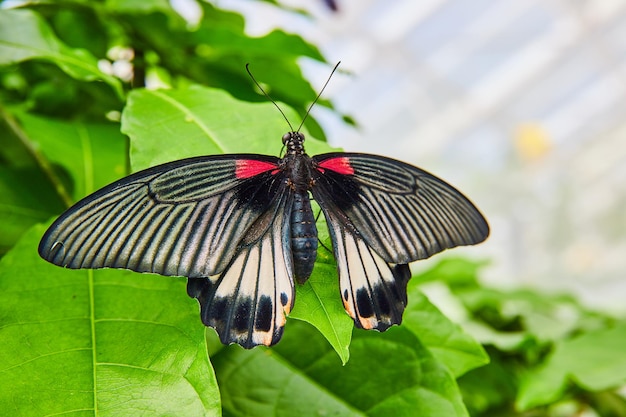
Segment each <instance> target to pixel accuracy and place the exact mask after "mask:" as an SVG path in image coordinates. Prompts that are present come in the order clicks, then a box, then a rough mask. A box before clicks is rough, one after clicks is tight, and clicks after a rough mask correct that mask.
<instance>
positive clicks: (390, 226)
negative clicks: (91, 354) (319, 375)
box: [39, 93, 489, 348]
mask: <svg viewBox="0 0 626 417" xmlns="http://www.w3.org/2000/svg"><path fill="white" fill-rule="evenodd" d="M320 94H321V93H320ZM279 110H280V109H279ZM299 129H300V128H298V130H295V131H294V130H293V129H292V130H291V131H290V132H288V133H286V134H285V135H283V137H282V142H283V145H284V147H285V154H284V156H283V157H282V158H279V157H275V156H269V155H258V154H229V155H213V156H200V157H193V158H188V159H183V160H178V161H173V162H169V163H165V164H162V165H158V166H154V167H152V168H148V169H146V170H143V171H139V172H136V173H133V174H131V175H129V176H127V177H125V178H122V179H120V180H118V181H116V182H114V183H112V184H110V185H108V186H105V187H104V188H102V189H100V190H99V191H96V192H95V193H93V194H91V195H89V196H87V197H85V198H83V199H82V200H80V201H79V202H77V203H76V204H75V205H74V206H72V207H71V208H69V209H68V210H67V211H66V212H64V213H63V214H61V215H60V216H59V217H58V218H57V219H56V221H54V222H53V224H52V225H51V226H50V227H49V228H48V230H47V231H46V232H45V234H44V236H43V237H42V239H41V242H40V244H39V255H40V256H41V257H42V258H43V259H45V260H47V261H49V262H51V263H53V264H56V265H59V266H63V267H67V268H73V269H77V268H93V269H96V268H124V269H130V270H133V271H137V272H152V273H157V274H161V275H168V276H184V277H187V278H188V283H187V292H188V294H189V296H191V297H193V298H196V299H197V300H198V302H199V304H200V316H201V319H202V322H203V323H204V324H205V325H206V326H209V327H212V328H214V329H215V330H216V331H217V333H218V335H219V337H220V340H221V342H222V343H224V344H230V343H237V344H239V345H241V346H243V347H245V348H252V347H254V346H257V345H267V346H270V345H273V344H275V343H277V342H278V341H279V340H280V339H281V336H282V334H283V330H284V326H285V323H286V316H287V315H289V313H290V311H291V309H292V307H293V305H294V300H295V283H296V282H297V283H298V284H304V283H305V282H306V281H307V280H308V279H309V277H310V276H311V273H312V271H313V267H314V264H315V259H316V255H317V249H318V237H317V227H316V218H315V216H314V214H313V210H312V208H311V201H310V196H311V195H312V197H313V198H314V199H315V201H316V202H317V203H318V204H319V207H320V208H321V211H322V213H323V214H324V217H325V219H326V223H327V225H328V229H329V232H330V233H329V234H330V240H331V242H332V247H333V252H334V256H335V259H336V262H337V271H338V275H339V286H340V297H341V299H342V301H343V305H344V307H345V310H346V312H347V313H348V314H349V315H350V317H352V319H353V320H354V323H355V325H356V326H357V327H360V328H363V329H376V330H379V331H384V330H386V329H388V328H389V327H390V326H392V325H394V324H400V323H401V321H402V314H403V312H404V309H405V307H406V305H407V289H406V288H407V283H408V280H409V278H410V277H411V272H410V269H409V266H408V264H409V263H410V262H413V261H417V260H420V259H425V258H428V257H430V256H431V255H434V254H436V253H438V252H441V251H443V250H444V249H448V248H453V247H456V246H460V245H473V244H477V243H480V242H482V241H484V240H485V239H486V238H487V236H488V234H489V227H488V225H487V221H486V220H485V218H484V217H483V215H482V214H481V213H480V212H479V211H478V209H477V208H476V207H475V206H474V205H473V204H472V203H471V202H470V201H469V200H468V199H467V198H466V197H465V196H463V195H462V194H461V193H460V192H459V191H457V190H456V189H455V188H453V187H452V186H450V185H449V184H447V183H446V182H444V181H442V180H441V179H439V178H437V177H435V176H433V175H431V174H429V173H427V172H426V171H424V170H421V169H419V168H416V167H414V166H412V165H409V164H406V163H404V162H400V161H397V160H394V159H390V158H386V157H383V156H378V155H371V154H364V153H342V152H333V153H325V154H320V155H315V156H312V157H309V156H308V155H307V154H306V152H305V150H304V141H305V136H304V134H303V133H301V132H299Z"/></svg>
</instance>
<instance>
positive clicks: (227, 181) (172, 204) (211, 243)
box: [39, 155, 278, 277]
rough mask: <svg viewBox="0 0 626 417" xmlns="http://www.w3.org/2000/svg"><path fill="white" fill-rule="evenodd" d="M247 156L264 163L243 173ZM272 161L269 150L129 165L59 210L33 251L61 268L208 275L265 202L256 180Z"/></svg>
mask: <svg viewBox="0 0 626 417" xmlns="http://www.w3.org/2000/svg"><path fill="white" fill-rule="evenodd" d="M249 160H251V161H252V162H253V164H252V166H257V167H258V165H259V164H265V165H264V166H265V168H266V170H265V171H259V170H257V171H255V172H254V175H247V174H248V171H246V169H245V167H244V168H242V166H244V165H245V164H243V163H242V162H241V161H249ZM254 163H256V164H257V165H254ZM277 163H278V158H275V157H270V156H260V155H257V156H254V155H228V156H213V157H199V158H190V159H186V160H181V161H176V162H172V163H168V164H164V165H160V166H157V167H153V168H150V169H147V170H144V171H141V172H138V173H135V174H133V175H130V176H128V177H125V178H123V179H121V180H119V181H117V182H115V183H113V184H111V185H109V186H107V187H105V188H103V189H101V190H99V191H97V192H96V193H94V194H92V195H90V196H88V197H86V198H84V199H83V200H81V201H80V202H78V203H77V204H76V205H75V206H73V207H72V208H71V209H70V210H68V211H66V212H65V213H63V214H62V215H61V216H60V217H59V218H58V219H57V220H56V221H55V222H54V223H53V224H52V226H51V227H50V228H49V229H48V231H47V232H46V234H45V235H44V237H43V238H42V240H41V243H40V245H39V254H40V255H41V256H42V257H43V258H44V259H46V260H48V261H50V262H52V263H55V264H57V265H60V266H64V267H68V268H104V267H110V268H128V269H132V270H134V271H138V272H155V273H159V274H163V275H181V276H187V277H207V276H211V275H215V274H217V273H219V272H221V271H222V270H223V269H224V268H225V267H226V265H227V264H228V263H229V262H230V260H231V259H232V257H233V255H234V253H235V250H236V248H237V243H238V242H239V240H240V239H241V238H242V237H243V235H244V233H245V231H246V230H247V229H248V228H249V227H250V225H251V224H252V223H254V221H255V220H256V219H257V218H258V217H259V216H260V215H261V214H262V213H264V212H265V211H266V210H267V209H268V207H270V204H271V198H270V197H271V196H269V195H268V194H267V193H266V192H265V193H264V192H263V191H265V190H263V187H261V185H262V184H265V183H266V182H267V183H271V182H273V181H274V178H273V177H274V176H275V173H272V172H271V168H272V167H273V168H276V166H277Z"/></svg>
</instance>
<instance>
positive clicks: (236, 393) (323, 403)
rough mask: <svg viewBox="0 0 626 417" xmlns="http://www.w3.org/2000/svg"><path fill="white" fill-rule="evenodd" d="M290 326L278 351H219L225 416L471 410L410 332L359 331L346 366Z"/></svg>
mask: <svg viewBox="0 0 626 417" xmlns="http://www.w3.org/2000/svg"><path fill="white" fill-rule="evenodd" d="M287 325H288V329H287V331H286V332H285V336H284V340H283V341H282V342H281V343H279V344H278V345H277V346H276V347H275V348H273V349H272V350H254V351H251V352H246V351H243V350H242V349H239V348H234V347H229V348H226V349H223V350H221V351H220V352H218V353H217V354H215V355H214V356H212V361H213V364H214V366H215V371H216V374H217V376H218V382H219V385H220V391H221V393H222V404H223V407H224V412H225V414H226V413H227V414H228V415H233V416H267V415H274V416H292V415H298V416H320V415H337V416H359V415H361V416H366V415H370V416H387V415H393V416H421V417H429V416H433V417H434V416H437V417H440V416H446V417H454V416H466V415H467V412H466V410H465V408H464V406H463V403H462V401H461V398H460V394H459V392H458V388H457V387H456V384H455V382H454V378H453V377H452V376H451V375H450V373H449V372H448V370H447V369H446V368H445V367H444V366H443V365H441V364H440V363H439V362H438V361H437V360H436V359H434V358H433V357H432V355H431V354H430V353H429V352H428V350H427V349H425V348H424V347H423V346H422V345H421V344H420V342H419V340H418V339H417V338H415V336H413V335H412V334H411V333H410V332H408V331H406V330H405V329H403V328H397V327H396V328H393V329H390V330H389V331H387V332H386V333H385V334H381V333H378V332H370V331H363V330H355V334H354V338H353V341H352V344H351V347H350V351H351V359H350V362H348V364H347V365H346V366H343V367H342V366H339V362H338V360H337V357H336V356H335V355H334V354H333V352H332V350H331V347H330V346H328V344H326V343H324V341H323V339H322V338H321V337H320V336H319V334H317V333H316V332H315V330H313V329H312V328H311V327H310V326H308V325H306V324H304V323H298V322H293V323H288V324H287ZM250 381H254V383H251V382H250Z"/></svg>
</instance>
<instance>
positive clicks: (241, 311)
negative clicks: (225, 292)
mask: <svg viewBox="0 0 626 417" xmlns="http://www.w3.org/2000/svg"><path fill="white" fill-rule="evenodd" d="M237 301H238V303H237V309H236V312H235V317H234V319H233V323H232V326H231V327H232V329H233V330H235V331H236V332H238V333H242V332H245V331H247V330H248V329H250V318H251V316H250V312H251V310H252V299H251V298H249V297H245V298H241V299H239V300H237Z"/></svg>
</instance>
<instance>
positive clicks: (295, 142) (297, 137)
mask: <svg viewBox="0 0 626 417" xmlns="http://www.w3.org/2000/svg"><path fill="white" fill-rule="evenodd" d="M283 145H285V146H286V147H287V154H291V155H302V154H303V153H304V133H300V132H287V133H285V134H284V135H283Z"/></svg>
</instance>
